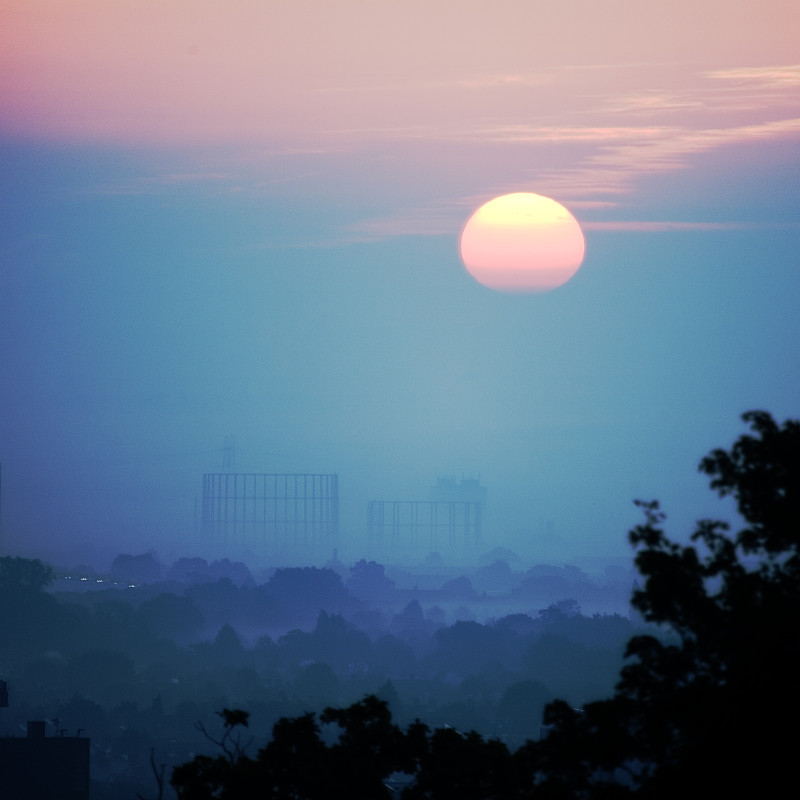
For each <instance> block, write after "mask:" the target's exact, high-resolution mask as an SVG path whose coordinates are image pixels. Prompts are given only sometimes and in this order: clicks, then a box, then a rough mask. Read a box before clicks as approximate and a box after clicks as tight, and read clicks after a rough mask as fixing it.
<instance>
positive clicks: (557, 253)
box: [461, 192, 586, 292]
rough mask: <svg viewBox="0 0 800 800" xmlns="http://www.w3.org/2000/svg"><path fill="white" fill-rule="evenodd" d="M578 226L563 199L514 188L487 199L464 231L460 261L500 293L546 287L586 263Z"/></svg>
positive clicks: (471, 272) (553, 284)
mask: <svg viewBox="0 0 800 800" xmlns="http://www.w3.org/2000/svg"><path fill="white" fill-rule="evenodd" d="M585 251H586V244H585V242H584V239H583V232H582V231H581V227H580V225H578V222H577V220H576V219H575V217H573V216H572V214H570V213H569V211H567V209H566V208H564V206H562V205H561V203H557V202H556V201H555V200H551V199H550V198H549V197H543V196H542V195H540V194H533V192H515V193H514V194H504V195H501V196H500V197H495V198H494V200H490V201H489V202H488V203H484V204H483V205H482V206H481V207H480V208H479V209H478V210H477V211H476V212H475V213H474V214H473V215H472V216H471V217H470V218H469V219H468V220H467V224H466V225H465V226H464V230H463V231H462V232H461V260H462V261H463V262H464V266H465V267H466V268H467V272H469V274H470V275H472V277H473V278H475V280H476V281H478V283H482V284H483V285H484V286H488V287H489V288H490V289H495V290H497V291H500V292H548V291H550V290H551V289H555V288H557V287H558V286H561V285H562V284H564V283H566V282H567V281H568V280H569V279H570V278H571V277H572V276H573V275H574V274H575V273H576V272H577V271H578V268H579V267H580V265H581V263H582V262H583V256H584V253H585Z"/></svg>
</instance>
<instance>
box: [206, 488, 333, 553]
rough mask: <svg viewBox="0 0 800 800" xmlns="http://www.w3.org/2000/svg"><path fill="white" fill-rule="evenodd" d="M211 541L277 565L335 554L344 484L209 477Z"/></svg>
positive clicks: (207, 500)
mask: <svg viewBox="0 0 800 800" xmlns="http://www.w3.org/2000/svg"><path fill="white" fill-rule="evenodd" d="M200 526H201V533H202V534H203V536H204V537H205V538H206V540H207V541H213V542H214V543H216V544H218V545H224V546H225V547H227V548H230V549H233V550H247V551H250V552H253V553H255V554H256V555H258V556H265V557H268V558H271V559H274V558H277V559H281V558H285V557H288V556H291V555H292V554H293V553H301V552H302V553H304V554H307V553H309V552H310V551H314V550H324V551H330V550H331V549H332V548H333V547H335V546H336V542H337V539H338V535H339V478H338V476H337V475H336V474H319V473H308V474H307V473H283V474H278V473H228V472H221V473H210V474H206V475H203V495H202V505H201V516H200Z"/></svg>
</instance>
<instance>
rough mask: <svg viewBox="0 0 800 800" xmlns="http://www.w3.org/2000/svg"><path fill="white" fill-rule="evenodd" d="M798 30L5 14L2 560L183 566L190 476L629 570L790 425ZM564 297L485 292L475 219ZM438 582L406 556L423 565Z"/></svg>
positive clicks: (499, 17)
mask: <svg viewBox="0 0 800 800" xmlns="http://www.w3.org/2000/svg"><path fill="white" fill-rule="evenodd" d="M798 36H800V5H798V4H797V2H796V0H762V1H761V2H754V1H753V0H746V1H743V0H720V1H719V2H717V0H671V1H670V2H664V3H643V2H641V0H637V1H634V0H605V2H602V3H599V2H596V1H595V0H562V1H561V2H559V3H550V2H548V3H545V2H535V1H532V0H515V1H508V2H504V1H503V0H497V2H494V3H486V2H485V1H482V2H465V1H464V0H461V1H460V2H435V0H434V2H431V0H427V1H426V2H416V0H403V2H380V0H349V1H348V2H336V1H335V0H317V1H315V2H304V1H303V0H291V1H287V2H282V1H281V0H275V1H272V0H250V1H249V2H245V1H244V0H225V1H224V2H223V1H222V0H219V1H217V0H213V1H212V0H173V1H172V2H170V0H161V1H160V2H159V1H156V0H114V2H108V0H71V1H70V2H61V1H59V0H5V2H3V3H2V4H1V5H0V148H1V150H0V177H1V179H0V192H2V194H1V195H0V198H1V199H0V228H1V230H2V239H0V375H2V385H1V389H0V461H1V462H2V524H3V538H4V541H3V542H0V549H2V550H3V551H4V552H11V553H14V554H16V553H21V554H24V555H28V554H31V555H44V556H50V555H51V554H57V555H59V556H60V557H62V558H65V559H67V558H70V557H74V559H75V561H77V560H78V559H79V558H81V557H83V556H84V554H86V553H88V552H89V548H90V547H92V546H94V545H102V546H103V548H104V550H105V551H106V552H108V553H110V554H111V555H113V554H115V553H118V552H121V551H127V552H131V551H132V552H142V551H144V550H146V549H148V548H151V547H154V548H156V549H157V550H158V552H159V553H160V554H162V556H163V557H164V558H165V559H169V558H171V557H173V556H177V555H185V554H192V551H193V549H194V547H193V543H192V533H193V526H194V504H195V500H196V498H198V495H199V493H200V489H201V476H202V474H203V473H204V472H216V471H220V470H221V468H222V458H223V455H222V446H223V441H224V439H225V437H226V436H228V435H233V436H234V437H235V440H236V444H237V468H238V469H239V470H240V471H252V472H337V473H338V474H339V477H340V491H341V495H342V529H343V540H342V547H343V550H344V554H345V556H347V555H349V554H350V553H351V552H354V553H355V552H356V550H357V547H358V545H359V544H360V542H361V541H362V540H363V537H364V528H365V520H366V503H367V501H368V500H371V499H425V498H426V496H427V492H428V487H429V486H430V485H431V484H433V483H434V482H435V480H436V478H437V477H438V476H453V477H457V478H459V477H461V476H466V477H476V476H480V478H481V480H482V482H483V484H484V485H486V486H487V487H488V492H489V494H488V498H489V500H488V507H487V511H486V520H485V541H486V549H489V548H490V547H492V546H496V545H505V546H507V547H510V548H512V549H515V550H518V551H521V552H524V553H525V554H526V555H528V556H529V557H530V558H532V559H534V560H553V559H556V560H559V559H560V560H562V561H569V560H572V559H574V558H575V557H577V556H581V555H600V554H607V555H619V554H623V555H624V554H627V553H628V552H629V550H628V546H627V544H626V539H625V533H626V531H627V529H628V528H629V527H630V526H631V524H633V523H635V522H637V521H638V514H637V512H636V510H635V509H634V508H633V506H632V500H633V499H634V498H636V497H643V498H647V499H649V498H654V497H657V498H660V499H661V501H662V503H663V505H664V506H665V508H666V510H667V511H668V513H669V514H670V518H671V522H672V527H671V529H670V530H671V532H672V533H674V534H675V535H678V534H682V533H685V532H687V531H688V526H689V524H690V523H691V521H693V520H694V519H696V518H697V517H699V516H707V515H716V514H718V513H720V510H719V509H718V505H719V504H718V503H717V502H716V501H715V500H714V498H713V496H712V495H711V494H710V493H709V492H708V490H707V488H706V487H707V482H706V480H705V479H704V478H703V477H702V476H700V475H698V474H697V472H696V466H697V463H698V461H699V459H700V458H701V457H702V456H703V455H704V454H705V453H706V452H707V451H708V450H709V449H710V448H712V447H715V446H727V445H729V444H730V443H731V442H732V441H733V439H734V438H735V437H736V436H737V435H738V434H739V433H740V432H741V431H742V430H743V428H742V425H741V423H740V421H739V415H740V414H741V412H743V411H745V410H747V409H751V408H765V409H767V410H769V411H771V412H773V413H774V414H775V416H776V417H778V418H780V419H783V418H785V417H787V416H792V417H797V416H798V415H800V391H799V390H800V355H798V338H800V337H799V336H798V332H799V327H798V310H797V307H798V299H800V256H798V252H800V247H799V245H800V217H799V216H798V206H799V203H798V200H799V199H800V190H799V189H798V187H800V65H799V64H798V63H797V61H798V48H797V43H798ZM515 191H532V192H537V193H540V194H544V195H547V196H550V197H553V198H555V199H556V200H558V201H559V202H561V203H563V204H564V205H565V206H567V207H568V208H569V209H570V211H571V212H572V213H573V214H574V215H575V216H576V218H577V219H578V221H579V222H580V224H581V226H582V228H583V230H584V233H585V236H586V244H587V254H586V259H585V262H584V265H583V267H582V268H581V270H580V271H579V272H578V274H577V275H576V276H575V277H574V278H573V279H572V280H571V281H570V282H569V283H567V284H566V285H565V286H563V287H561V288H560V289H557V290H555V291H553V292H551V293H548V294H543V295H510V294H501V293H497V292H493V291H491V290H489V289H487V288H485V287H483V286H481V285H479V284H478V283H477V282H475V281H474V280H473V279H472V278H471V277H470V276H469V275H468V274H467V273H466V272H465V270H464V269H463V267H462V266H461V263H460V260H459V257H458V237H459V233H460V229H461V227H462V225H463V224H464V222H465V221H466V219H467V217H468V216H469V215H470V213H471V212H472V211H473V210H474V209H475V208H476V207H477V206H478V205H480V204H481V203H482V202H485V201H486V200H488V199H490V198H491V197H493V196H495V195H498V194H504V193H507V192H515ZM422 555H424V554H421V556H420V557H422Z"/></svg>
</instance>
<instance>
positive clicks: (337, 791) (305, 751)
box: [172, 412, 800, 800]
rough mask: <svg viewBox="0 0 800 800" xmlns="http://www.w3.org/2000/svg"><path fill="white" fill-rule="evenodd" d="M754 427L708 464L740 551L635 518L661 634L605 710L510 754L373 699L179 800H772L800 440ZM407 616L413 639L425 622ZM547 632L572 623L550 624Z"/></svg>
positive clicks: (709, 531)
mask: <svg viewBox="0 0 800 800" xmlns="http://www.w3.org/2000/svg"><path fill="white" fill-rule="evenodd" d="M744 420H745V422H747V423H749V424H750V427H751V430H752V434H753V435H746V436H743V437H741V438H740V439H739V440H738V441H737V442H736V443H735V444H734V446H733V448H732V449H731V451H730V452H726V451H723V450H715V451H714V452H712V453H711V454H710V455H709V456H708V457H707V458H706V459H704V460H703V461H702V463H701V465H700V469H701V470H702V471H703V472H705V473H706V474H707V475H709V476H710V477H711V486H712V488H714V489H716V490H717V491H718V492H719V493H720V495H721V496H726V495H731V496H732V497H733V498H734V499H735V500H736V502H737V505H738V509H739V511H740V513H741V515H742V517H743V518H744V520H745V523H746V524H745V527H744V528H743V529H742V530H741V531H740V532H739V533H738V534H736V535H735V536H729V535H728V533H727V529H728V528H727V525H726V524H725V523H722V522H716V521H709V520H703V521H701V522H699V523H698V526H697V530H696V531H695V533H694V534H693V535H692V543H691V544H689V545H680V544H677V543H675V542H672V541H670V540H669V539H668V538H667V537H666V535H665V534H664V532H663V530H662V527H661V526H662V523H663V521H664V515H663V514H662V512H661V511H660V509H659V507H658V504H657V503H655V502H647V503H640V504H639V505H640V506H641V507H642V509H643V511H644V514H645V520H644V522H643V524H641V525H640V526H638V527H636V528H635V529H634V530H633V531H631V533H630V540H631V543H632V544H633V545H634V547H635V548H636V549H637V555H636V566H637V568H638V570H639V572H640V573H641V575H642V576H643V578H644V584H643V586H642V588H641V589H638V590H637V591H636V592H635V593H634V597H633V603H634V605H635V607H636V608H637V609H638V611H639V612H640V613H641V614H642V615H643V617H644V618H645V619H646V620H648V621H649V622H650V623H652V624H654V625H655V626H660V627H661V628H662V629H663V631H664V633H665V635H664V636H663V637H656V636H652V635H647V636H643V635H640V636H634V637H633V638H632V639H631V640H630V641H629V643H628V645H627V658H628V662H627V664H626V665H625V666H624V668H623V670H622V672H621V674H620V677H619V682H618V684H617V687H616V689H615V691H614V693H613V695H612V696H611V697H610V698H609V699H607V700H602V701H596V702H591V703H587V704H586V705H584V706H583V707H582V708H573V707H572V706H570V705H569V704H568V703H567V702H565V701H563V700H562V701H555V702H552V703H550V704H549V705H548V706H547V709H546V711H545V722H546V724H547V726H548V727H549V729H550V732H549V734H548V735H547V736H546V737H545V738H543V739H542V740H540V741H529V742H527V743H526V744H524V745H523V746H522V747H520V748H519V749H518V750H517V751H516V752H513V753H512V752H511V751H510V750H509V749H508V748H507V746H506V745H505V744H504V743H502V742H500V741H497V740H491V739H489V740H487V739H484V738H483V737H482V736H481V735H479V734H477V733H475V732H466V733H465V732H460V731H457V730H455V729H453V728H439V729H436V730H433V731H432V730H431V729H430V728H428V727H427V726H426V725H424V724H422V723H420V722H414V723H412V724H411V725H409V726H408V727H407V728H406V729H404V730H403V729H401V728H400V727H398V726H397V725H396V724H395V723H394V722H393V721H392V718H391V715H390V713H389V709H388V706H387V704H386V703H385V702H383V701H381V700H379V699H377V698H376V697H374V696H368V697H366V698H365V699H364V700H362V701H361V702H359V703H355V704H353V705H351V706H350V707H348V708H345V709H333V708H327V709H326V710H325V711H324V712H323V713H322V714H321V715H320V716H319V718H317V717H316V716H315V715H314V714H310V713H308V714H304V715H302V716H300V717H295V718H282V719H280V720H279V721H278V723H277V724H276V725H275V727H274V729H273V735H272V738H271V740H270V742H269V743H268V744H267V745H266V746H265V747H264V748H262V750H260V751H259V753H258V754H257V756H256V757H255V758H250V757H248V756H245V755H243V754H237V757H236V758H233V759H232V758H230V757H226V755H225V754H223V755H221V756H218V757H217V758H210V757H208V756H198V757H196V758H194V759H193V760H192V761H190V762H188V763H186V764H183V765H182V766H180V767H178V768H177V769H176V770H175V771H174V773H173V776H172V784H173V786H174V787H175V788H176V790H177V791H178V795H179V797H180V798H181V800H207V799H208V798H212V797H219V798H237V799H238V798H251V797H253V798H255V797H259V798H290V797H291V798H308V799H309V800H311V799H312V798H322V797H326V798H327V797H351V798H382V797H389V796H392V793H393V792H394V793H397V792H400V793H401V795H402V796H403V797H405V798H409V799H413V800H416V799H417V798H425V799H426V800H440V799H444V798H496V799H497V800H500V798H509V800H510V799H511V798H520V799H521V798H583V797H585V798H628V797H637V798H667V797H670V798H672V797H675V796H679V795H681V794H687V793H688V794H690V795H692V796H704V795H705V796H715V797H739V796H744V797H747V796H751V797H773V796H780V795H781V794H782V793H783V791H784V789H785V787H788V786H791V785H793V784H794V783H795V777H794V761H793V759H794V753H795V750H796V737H795V736H794V733H793V731H791V730H790V731H789V732H788V733H787V731H786V725H787V723H788V725H789V727H790V728H791V726H793V725H794V721H795V720H796V719H797V717H798V711H800V708H799V707H798V706H800V701H798V694H797V691H796V680H797V675H798V674H800V651H799V646H798V640H797V636H796V630H795V629H796V624H797V619H798V618H800V423H797V422H794V421H789V422H786V423H784V424H783V425H780V426H779V425H777V424H776V423H775V422H774V421H773V420H772V418H771V417H770V416H769V415H768V414H766V413H764V412H751V413H749V414H746V415H745V417H744ZM414 611H415V609H413V608H409V609H407V610H406V612H405V616H406V617H408V619H407V620H406V623H407V624H410V623H411V622H416V623H417V624H419V623H420V620H419V619H416V618H417V617H418V616H419V615H418V614H417V615H415V614H414ZM559 615H560V616H559ZM572 616H573V617H578V616H579V615H577V613H575V614H573V615H572ZM549 617H551V619H547V620H545V623H546V624H549V625H554V624H564V620H565V619H567V620H568V619H570V615H569V614H565V613H564V611H563V610H561V609H558V608H555V609H554V610H553V613H552V614H550V615H549ZM562 617H563V618H564V619H562ZM412 618H413V619H412ZM467 630H468V627H466V626H464V625H462V626H461V627H459V628H455V629H453V630H452V631H451V632H449V633H448V634H443V635H442V636H440V637H439V638H440V639H442V638H444V639H447V638H448V636H449V637H450V638H454V637H455V638H459V637H460V635H461V634H462V633H463V632H465V631H467ZM492 635H496V632H495V633H493V634H492ZM470 640H471V637H470ZM482 646H483V647H492V646H493V642H492V641H490V640H488V639H487V640H486V641H485V642H483V644H482ZM464 652H465V653H467V652H468V651H464ZM469 657H471V658H474V656H473V655H470V656H469ZM512 688H513V690H512V689H509V690H508V691H507V692H506V695H505V696H504V702H505V703H506V704H507V705H508V708H509V709H511V708H513V707H516V706H518V705H519V704H529V705H530V706H531V707H534V706H536V705H537V703H541V701H542V698H543V697H544V688H543V687H542V686H540V685H539V684H536V683H535V682H533V681H528V682H525V683H521V684H519V685H518V686H516V687H512ZM227 713H231V712H227ZM245 719H246V718H245ZM331 728H334V732H333V733H331Z"/></svg>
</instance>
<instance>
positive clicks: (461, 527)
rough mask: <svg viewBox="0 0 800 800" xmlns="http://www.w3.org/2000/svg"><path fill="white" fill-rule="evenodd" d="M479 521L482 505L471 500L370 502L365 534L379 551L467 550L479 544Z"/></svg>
mask: <svg viewBox="0 0 800 800" xmlns="http://www.w3.org/2000/svg"><path fill="white" fill-rule="evenodd" d="M481 522H482V515H481V503H479V502H474V501H436V500H372V501H371V502H370V503H369V504H368V505H367V534H368V536H369V538H370V541H371V542H372V544H373V546H375V547H377V548H379V549H383V548H391V549H392V550H406V549H409V548H411V549H414V550H417V549H418V548H420V547H427V548H429V549H431V550H435V549H436V548H437V547H441V546H443V545H445V544H447V545H448V547H449V548H450V549H451V550H452V549H453V548H454V547H457V546H458V545H459V544H460V545H463V546H464V547H466V548H470V547H473V546H475V545H477V544H479V543H480V540H481Z"/></svg>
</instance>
